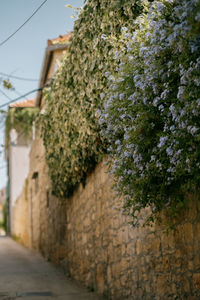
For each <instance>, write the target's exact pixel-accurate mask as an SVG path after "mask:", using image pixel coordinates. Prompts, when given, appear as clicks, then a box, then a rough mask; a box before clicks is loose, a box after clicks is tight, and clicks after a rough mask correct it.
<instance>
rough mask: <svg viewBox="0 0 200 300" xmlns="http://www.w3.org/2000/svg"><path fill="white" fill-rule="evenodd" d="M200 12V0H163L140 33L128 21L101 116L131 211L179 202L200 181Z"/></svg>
mask: <svg viewBox="0 0 200 300" xmlns="http://www.w3.org/2000/svg"><path fill="white" fill-rule="evenodd" d="M199 16H200V1H198V0H173V1H172V0H159V1H154V2H153V3H152V4H149V8H148V13H147V14H146V15H142V16H139V17H138V18H137V19H136V21H135V26H136V30H135V31H134V32H133V33H131V34H130V33H129V32H128V30H127V28H122V37H121V40H120V42H121V49H123V50H118V51H116V52H115V58H116V59H117V60H118V61H119V62H120V63H119V66H118V68H117V70H116V72H115V73H114V74H110V75H109V76H110V79H111V88H110V92H109V94H108V95H106V96H105V97H106V100H105V106H104V110H103V112H102V113H101V119H100V120H101V124H104V129H103V130H102V134H103V135H104V136H105V137H106V138H107V139H108V140H109V142H110V145H111V146H110V148H109V153H110V157H111V160H112V161H113V164H112V166H113V168H112V173H113V174H114V175H115V177H116V180H117V182H118V184H117V186H118V190H119V191H121V192H122V193H123V195H125V199H126V203H125V205H124V206H125V207H126V208H127V207H128V209H130V210H131V211H132V210H136V209H138V207H140V208H141V207H145V206H147V205H151V206H152V204H154V208H155V207H156V209H155V211H156V210H157V211H159V210H161V209H162V208H163V207H164V206H168V203H169V197H171V196H173V197H174V199H176V200H174V201H175V202H173V201H172V200H170V203H175V204H174V205H175V206H176V204H177V201H182V200H180V199H182V198H181V197H182V195H183V194H184V192H185V189H186V188H187V189H188V188H189V187H190V186H195V187H198V185H199V184H200V168H199V165H200V164H199V161H200V146H199V145H200V144H199V141H200V33H199V30H198V29H199V28H200V17H199ZM124 49H125V50H124ZM130 199H132V200H130ZM170 199H171V198H170ZM177 199H179V200H177ZM131 201H132V202H131Z"/></svg>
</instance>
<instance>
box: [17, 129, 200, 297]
mask: <svg viewBox="0 0 200 300" xmlns="http://www.w3.org/2000/svg"><path fill="white" fill-rule="evenodd" d="M30 157H31V160H30V161H31V163H30V173H29V179H28V180H29V189H28V190H29V197H30V192H31V193H32V212H31V217H30V219H32V225H31V226H30V227H31V228H32V238H30V239H31V240H32V243H31V247H32V248H34V249H36V250H37V251H40V252H41V253H42V254H43V255H44V256H45V257H46V258H47V259H50V260H52V261H54V262H56V263H58V264H60V265H62V266H63V267H64V268H65V270H66V272H68V273H69V274H70V275H71V276H72V277H73V278H75V279H76V280H78V281H81V282H82V283H84V284H85V285H86V286H88V288H89V289H91V290H92V289H95V290H97V291H98V292H99V293H101V294H105V295H106V296H107V297H108V299H114V300H118V299H119V300H122V299H131V300H134V299H135V300H141V299H149V300H152V299H159V300H165V299H190V300H197V299H200V218H199V215H200V202H199V201H197V197H195V196H193V197H191V206H190V208H189V209H188V210H187V211H185V212H184V213H182V215H181V218H180V220H177V222H178V225H177V230H176V231H171V232H169V234H168V235H167V234H166V233H164V232H163V230H162V228H160V227H159V226H153V227H152V228H142V227H139V228H132V227H131V226H130V225H129V224H128V221H129V219H128V218H127V217H125V216H123V215H122V214H121V212H120V211H118V210H116V209H115V207H116V206H118V204H120V199H118V198H117V197H116V195H115V194H114V192H113V191H112V188H111V186H112V178H111V176H110V175H108V174H107V172H106V166H105V164H104V163H103V162H102V163H100V164H99V165H98V166H97V167H96V169H95V170H94V171H93V172H92V173H91V174H88V177H87V181H86V186H85V187H84V188H83V186H82V185H80V186H79V188H78V189H77V190H76V191H75V192H74V195H73V197H71V198H69V199H65V200H59V199H57V198H56V197H54V196H52V195H51V193H50V190H51V186H50V181H49V179H48V168H47V166H46V164H45V161H44V147H43V145H42V141H41V139H40V137H39V133H38V134H37V136H36V139H35V141H34V143H33V146H32V149H31V153H30ZM35 172H37V173H38V185H37V189H35V179H33V174H34V173H35ZM18 203H20V202H18ZM30 203H31V202H30V201H29V205H30ZM29 211H30V210H29ZM146 213H148V211H144V212H143V214H146ZM141 218H142V215H141ZM22 227H23V226H22ZM21 231H22V229H21ZM30 232H31V231H30ZM19 234H20V233H19ZM21 236H22V235H21Z"/></svg>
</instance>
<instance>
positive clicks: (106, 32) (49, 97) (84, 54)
mask: <svg viewBox="0 0 200 300" xmlns="http://www.w3.org/2000/svg"><path fill="white" fill-rule="evenodd" d="M146 2H147V1H142V0H131V1H128V0H127V1H121V0H88V1H87V2H86V4H85V6H84V8H83V10H82V11H81V13H80V15H79V17H78V19H77V21H76V22H75V26H74V29H73V33H72V37H71V41H70V43H69V48H68V51H67V54H66V55H65V57H64V59H63V62H62V64H61V66H60V68H59V69H58V71H57V73H56V75H55V77H54V80H53V81H52V83H51V85H50V87H49V88H48V89H46V92H45V113H44V114H43V115H42V119H41V124H42V137H43V140H44V145H45V148H46V161H47V164H48V167H49V173H50V177H51V180H52V186H53V193H54V194H55V195H57V196H59V197H65V196H69V195H70V194H71V193H72V191H73V190H74V188H75V187H76V186H77V184H78V183H80V182H81V181H84V179H85V176H86V174H87V172H88V170H90V169H91V168H93V166H94V165H95V164H96V163H97V162H99V161H100V160H101V158H102V156H103V155H104V153H105V152H106V148H107V142H106V138H104V137H103V138H102V137H101V135H100V128H99V125H98V118H99V114H98V109H101V108H102V103H103V101H102V97H103V95H104V94H105V93H106V91H107V89H108V87H109V84H110V83H109V80H108V77H107V76H106V74H105V73H106V72H113V71H114V70H115V68H116V66H117V64H116V61H115V60H114V58H113V57H114V50H115V47H114V44H113V40H115V41H117V40H118V38H119V35H120V32H121V28H122V27H124V26H127V28H129V30H133V29H134V28H135V24H134V20H135V18H136V17H137V16H138V15H140V14H141V12H142V11H143V9H144V6H145V3H146Z"/></svg>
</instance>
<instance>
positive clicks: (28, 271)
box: [0, 237, 103, 300]
mask: <svg viewBox="0 0 200 300" xmlns="http://www.w3.org/2000/svg"><path fill="white" fill-rule="evenodd" d="M0 270H1V272H0V299H1V300H15V299H22V300H53V299H58V300H100V299H103V298H102V297H100V296H97V295H95V294H94V293H92V292H89V291H88V290H86V289H84V288H82V287H79V286H78V285H77V283H74V282H73V281H71V280H69V279H68V278H67V277H66V276H65V275H64V274H63V272H62V270H60V269H58V268H56V267H55V266H54V265H52V264H51V263H49V262H46V261H45V260H44V259H43V258H42V257H41V256H40V255H38V254H35V253H34V252H32V251H29V250H28V249H26V248H24V247H23V246H21V245H19V244H17V243H16V242H14V241H13V240H12V239H10V238H8V237H0Z"/></svg>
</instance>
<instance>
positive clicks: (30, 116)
mask: <svg viewBox="0 0 200 300" xmlns="http://www.w3.org/2000/svg"><path fill="white" fill-rule="evenodd" d="M37 116H38V109H37V108H32V107H31V108H28V107H27V108H25V107H24V108H19V107H12V108H10V109H9V110H8V113H7V114H6V120H5V147H6V148H7V147H8V145H9V135H10V131H11V129H16V131H17V132H18V134H23V137H24V138H25V140H28V139H30V138H31V135H32V126H33V122H34V121H35V119H36V117H37Z"/></svg>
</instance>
